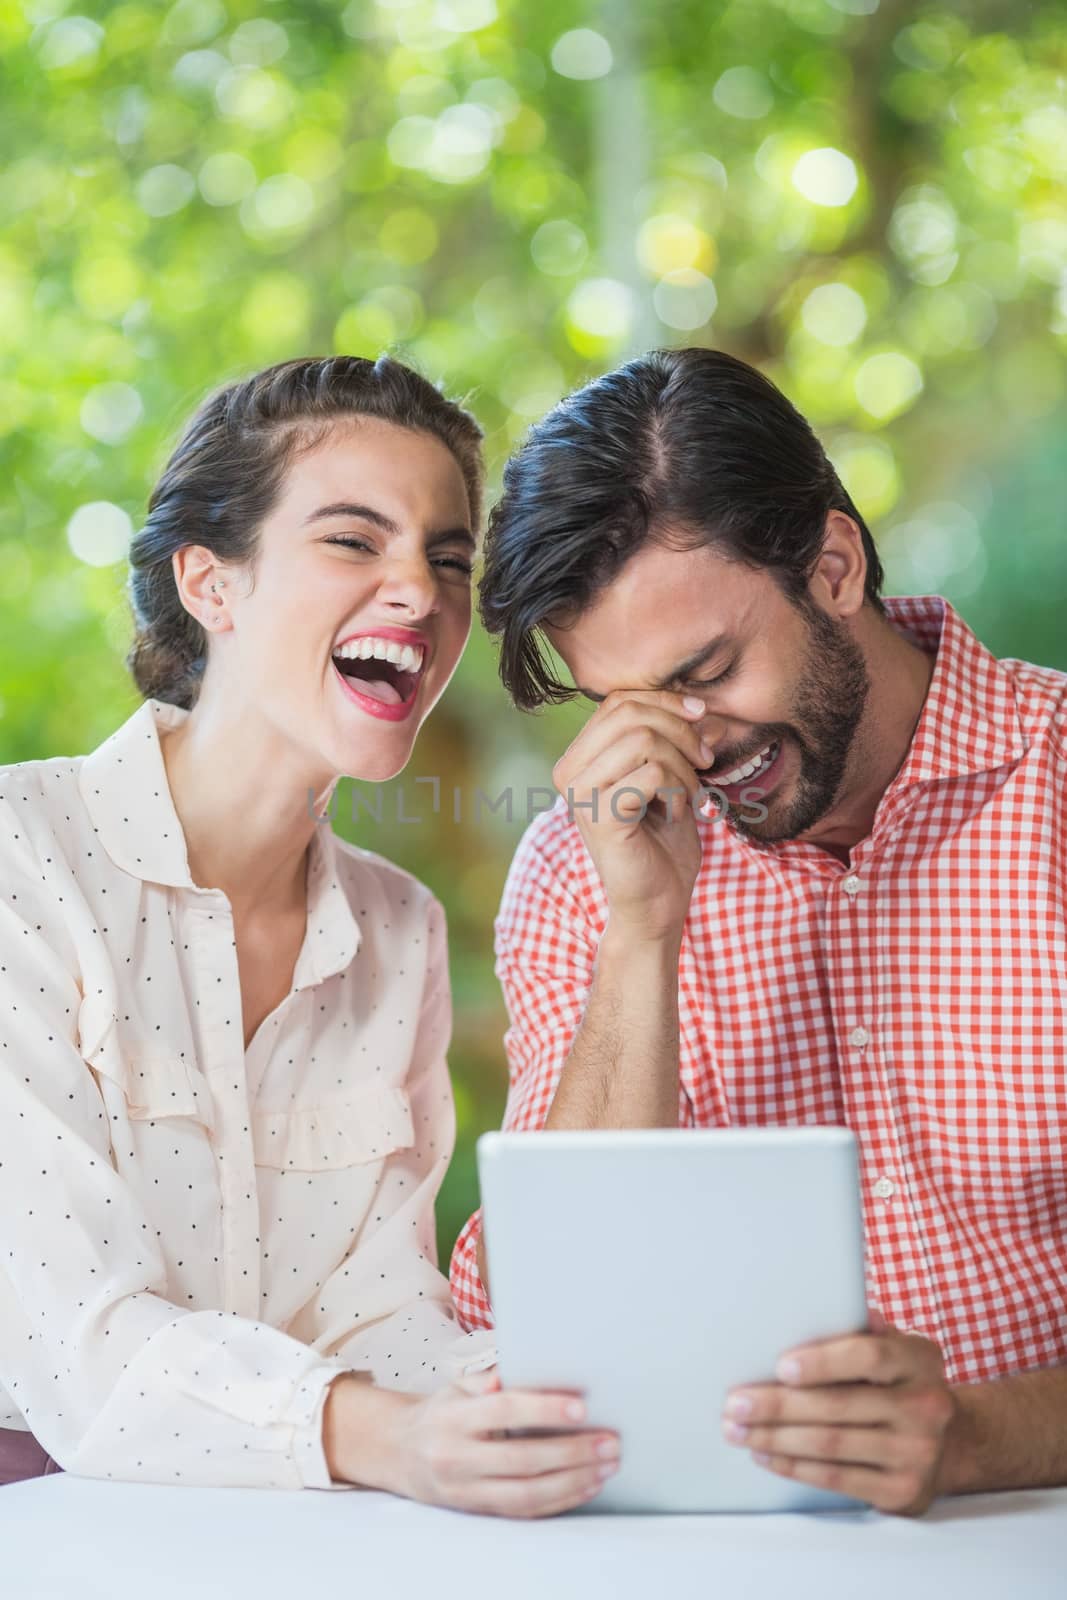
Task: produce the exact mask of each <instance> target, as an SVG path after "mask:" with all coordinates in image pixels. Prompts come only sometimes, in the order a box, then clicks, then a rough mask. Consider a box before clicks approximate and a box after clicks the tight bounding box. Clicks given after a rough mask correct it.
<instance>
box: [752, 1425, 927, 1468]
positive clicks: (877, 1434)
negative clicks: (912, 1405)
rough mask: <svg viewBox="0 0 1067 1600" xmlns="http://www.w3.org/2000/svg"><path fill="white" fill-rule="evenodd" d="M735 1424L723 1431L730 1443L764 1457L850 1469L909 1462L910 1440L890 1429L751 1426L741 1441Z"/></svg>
mask: <svg viewBox="0 0 1067 1600" xmlns="http://www.w3.org/2000/svg"><path fill="white" fill-rule="evenodd" d="M735 1426H736V1425H734V1424H727V1427H726V1428H725V1429H724V1430H723V1431H724V1433H725V1434H726V1437H727V1439H729V1441H730V1443H731V1444H740V1443H743V1444H744V1446H745V1448H746V1449H748V1450H753V1451H756V1452H757V1453H762V1454H764V1455H779V1456H792V1457H794V1458H798V1459H801V1460H805V1461H836V1462H839V1463H845V1464H846V1465H852V1466H867V1467H881V1468H883V1469H888V1468H891V1467H897V1466H906V1465H908V1464H909V1462H910V1461H911V1460H912V1453H911V1441H910V1440H906V1439H904V1438H902V1436H901V1435H900V1434H898V1433H895V1432H894V1431H893V1429H892V1428H883V1427H874V1428H864V1427H857V1428H852V1427H840V1426H837V1425H835V1424H825V1423H820V1424H818V1425H816V1426H814V1427H800V1428H798V1427H787V1426H777V1427H755V1428H747V1429H745V1430H744V1432H745V1437H744V1439H743V1440H740V1439H737V1438H735V1437H733V1436H732V1433H731V1429H732V1428H734V1427H735Z"/></svg>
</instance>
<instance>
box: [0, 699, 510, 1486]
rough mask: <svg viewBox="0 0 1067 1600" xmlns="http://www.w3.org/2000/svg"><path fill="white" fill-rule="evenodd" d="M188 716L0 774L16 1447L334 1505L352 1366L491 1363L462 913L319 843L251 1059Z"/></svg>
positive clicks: (3, 1195)
mask: <svg viewBox="0 0 1067 1600" xmlns="http://www.w3.org/2000/svg"><path fill="white" fill-rule="evenodd" d="M187 715H188V713H187V712H185V711H183V710H181V709H179V708H177V707H175V706H170V705H166V704H164V703H162V702H159V701H147V702H145V703H144V704H143V705H142V706H141V707H140V709H139V710H138V711H136V712H135V713H134V714H133V715H132V716H131V717H130V718H129V720H128V721H127V722H126V723H125V724H124V725H123V726H122V727H121V728H119V729H118V731H117V732H116V733H114V734H112V736H111V737H110V738H109V739H107V740H106V741H105V742H104V743H103V744H102V745H101V746H100V747H99V748H98V749H97V750H95V751H93V753H92V754H91V755H88V756H82V757H76V758H73V759H71V758H62V759H55V760H47V761H29V762H23V763H20V764H18V765H16V766H8V767H3V768H0V1219H2V1220H0V1428H15V1429H28V1430H29V1431H31V1432H32V1433H33V1434H34V1435H35V1436H36V1437H37V1439H38V1440H39V1441H40V1443H41V1444H42V1445H43V1446H44V1448H45V1449H46V1450H47V1451H48V1453H49V1454H50V1455H52V1456H53V1457H54V1458H55V1460H56V1461H57V1462H58V1463H59V1465H60V1466H61V1467H63V1468H65V1469H66V1470H67V1471H70V1472H75V1473H80V1474H84V1475H86V1476H90V1477H98V1478H115V1479H125V1480H145V1481H150V1482H157V1483H187V1484H235V1485H250V1486H263V1487H292V1488H301V1487H314V1488H330V1487H332V1485H331V1481H330V1476H329V1471H328V1468H327V1465H326V1460H325V1455H324V1453H323V1449H322V1438H321V1434H322V1411H323V1405H324V1402H325V1397H326V1391H327V1388H328V1386H329V1384H330V1383H331V1382H332V1381H333V1379H334V1378H336V1377H337V1376H338V1374H339V1373H340V1372H342V1371H348V1370H355V1371H364V1372H369V1373H371V1374H372V1375H373V1377H374V1379H375V1380H376V1381H377V1382H378V1383H380V1384H382V1385H383V1386H386V1387H389V1388H397V1389H407V1390H417V1391H428V1390H430V1389H432V1388H434V1387H436V1386H437V1385H439V1384H441V1383H442V1382H444V1381H447V1379H448V1378H449V1377H451V1376H453V1375H454V1374H455V1373H457V1372H459V1371H462V1370H464V1369H465V1368H467V1367H475V1366H478V1365H484V1364H485V1356H484V1352H481V1353H479V1351H478V1350H475V1349H474V1347H473V1345H472V1344H471V1340H470V1336H464V1335H461V1334H460V1332H459V1327H458V1324H457V1323H456V1321H455V1317H454V1312H453V1310H452V1306H451V1301H450V1298H449V1292H448V1287H447V1283H446V1281H445V1279H444V1278H443V1277H442V1276H441V1274H440V1273H439V1272H438V1270H437V1263H436V1249H435V1243H434V1222H433V1207H434V1199H435V1197H436V1194H437V1191H438V1188H439V1186H440V1182H441V1178H442V1176H443V1174H444V1171H445V1168H446V1167H447V1165H448V1161H449V1158H450V1156H451V1153H452V1146H453V1139H454V1129H455V1118H454V1110H453V1102H452V1094H451V1089H450V1085H449V1079H448V1070H447V1065H446V1060H445V1052H446V1049H447V1046H448V1042H449V1035H450V1029H451V1007H450V998H449V988H448V975H447V954H446V937H445V926H444V916H443V912H442V910H441V907H440V905H439V904H438V902H437V901H436V900H435V899H434V898H433V896H432V895H431V894H430V893H429V891H428V890H427V889H426V888H424V887H423V886H422V885H421V884H419V883H418V882H417V881H416V880H415V879H413V878H411V877H410V876H409V875H408V874H406V873H404V872H401V871H400V870H399V869H398V868H396V867H394V866H392V865H391V864H390V863H388V862H386V861H384V860H382V859H381V858H380V857H379V856H376V855H374V854H372V853H371V852H369V851H365V850H360V849H357V848H356V847H355V846H352V845H349V844H347V843H345V842H344V841H343V840H340V839H338V838H337V837H336V836H335V835H334V833H333V831H332V829H331V828H330V826H329V823H328V822H326V823H323V824H322V825H320V826H319V827H318V828H317V829H316V832H315V835H314V839H313V841H312V845H311V852H312V853H311V857H310V860H309V869H308V920H307V931H306V935H305V939H304V944H303V947H302V949H301V951H300V955H299V958H298V961H297V965H296V970H295V973H294V977H293V985H292V989H291V990H290V992H289V993H288V994H287V995H286V996H285V998H284V999H283V1000H282V1002H281V1003H280V1004H279V1005H278V1006H277V1007H276V1008H275V1010H274V1011H272V1012H271V1013H270V1015H269V1016H268V1017H266V1018H265V1019H264V1021H263V1022H262V1024H261V1025H260V1027H259V1029H258V1031H257V1032H256V1034H255V1037H254V1038H253V1039H252V1041H251V1044H250V1046H249V1048H248V1049H247V1051H246V1050H245V1047H244V1036H243V1025H242V1015H241V994H240V984H239V979H238V968H237V951H236V946H235V941H234V924H233V916H232V913H231V909H230V905H229V901H228V900H227V898H226V896H225V894H223V892H222V891H221V890H218V889H205V888H200V887H198V886H197V885H196V884H195V883H194V882H193V881H192V878H191V877H190V874H189V866H188V860H187V856H186V849H185V840H184V837H183V834H182V829H181V824H180V822H179V820H178V817H177V813H176V812H175V809H174V805H173V802H172V800H171V796H170V790H169V788H168V784H167V778H166V768H165V766H164V763H163V755H162V750H161V748H160V738H159V735H160V731H161V730H165V729H167V728H170V727H176V726H177V725H178V724H179V723H180V722H181V720H182V719H183V718H185V717H186V716H187ZM338 1487H339V1486H338Z"/></svg>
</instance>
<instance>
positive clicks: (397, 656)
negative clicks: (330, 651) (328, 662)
mask: <svg viewBox="0 0 1067 1600" xmlns="http://www.w3.org/2000/svg"><path fill="white" fill-rule="evenodd" d="M423 653H424V652H423V648H422V646H421V645H411V644H398V643H397V642H396V640H395V639H375V638H372V637H370V636H368V637H366V638H363V639H350V640H349V641H348V643H347V644H343V645H341V647H340V649H338V650H335V651H334V655H335V656H340V657H341V659H342V660H344V661H371V660H373V661H388V662H389V663H390V664H391V665H392V666H394V667H399V668H400V671H401V672H418V671H419V669H420V667H421V666H422V657H423Z"/></svg>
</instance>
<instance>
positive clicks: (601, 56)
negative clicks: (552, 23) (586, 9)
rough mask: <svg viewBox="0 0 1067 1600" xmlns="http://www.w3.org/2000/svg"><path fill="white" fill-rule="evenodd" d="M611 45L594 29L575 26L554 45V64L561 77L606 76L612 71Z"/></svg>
mask: <svg viewBox="0 0 1067 1600" xmlns="http://www.w3.org/2000/svg"><path fill="white" fill-rule="evenodd" d="M613 59H614V58H613V56H612V53H611V46H610V44H609V43H608V41H607V40H606V39H605V38H604V35H603V34H602V33H596V32H594V30H593V29H592V28H572V29H571V31H570V32H569V33H564V34H561V35H560V37H559V38H558V39H557V40H556V42H555V44H554V45H553V46H552V65H553V67H554V68H555V70H556V71H557V72H558V73H559V75H560V77H561V78H603V77H606V76H607V74H608V73H609V72H610V71H611V67H612V62H613Z"/></svg>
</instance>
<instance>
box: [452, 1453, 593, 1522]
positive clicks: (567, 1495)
mask: <svg viewBox="0 0 1067 1600" xmlns="http://www.w3.org/2000/svg"><path fill="white" fill-rule="evenodd" d="M612 1472H613V1469H612V1468H611V1467H610V1466H604V1467H595V1468H590V1467H576V1468H574V1469H573V1470H572V1471H570V1472H553V1473H549V1474H548V1475H547V1476H545V1477H542V1478H487V1479H486V1480H485V1482H484V1483H481V1484H479V1485H478V1487H477V1488H476V1489H475V1491H474V1492H473V1494H471V1495H470V1497H469V1498H470V1501H471V1502H472V1503H471V1506H470V1509H471V1510H477V1511H482V1512H488V1513H489V1515H491V1516H498V1517H554V1516H558V1515H559V1513H560V1512H561V1511H570V1510H572V1509H573V1508H574V1507H575V1506H579V1505H583V1504H585V1503H587V1502H588V1501H590V1500H592V1499H594V1498H595V1497H596V1496H597V1495H598V1494H599V1493H600V1491H601V1489H602V1488H603V1487H604V1484H605V1483H606V1482H607V1480H608V1478H610V1477H611V1476H612Z"/></svg>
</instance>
